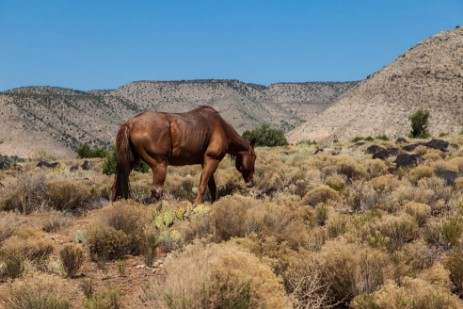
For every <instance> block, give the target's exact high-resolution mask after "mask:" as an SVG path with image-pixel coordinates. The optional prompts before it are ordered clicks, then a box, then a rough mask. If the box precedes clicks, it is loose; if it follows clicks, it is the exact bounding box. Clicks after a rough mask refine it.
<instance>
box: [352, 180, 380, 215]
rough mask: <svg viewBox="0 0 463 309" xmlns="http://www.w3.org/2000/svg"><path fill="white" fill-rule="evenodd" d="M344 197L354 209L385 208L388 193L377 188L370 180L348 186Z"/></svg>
mask: <svg viewBox="0 0 463 309" xmlns="http://www.w3.org/2000/svg"><path fill="white" fill-rule="evenodd" d="M344 198H345V201H346V203H347V205H348V206H349V207H350V208H351V209H352V211H368V210H373V209H376V208H384V207H385V205H387V204H386V202H385V201H386V194H385V193H384V192H382V191H380V190H375V188H374V186H372V185H371V183H370V182H364V181H358V182H355V183H353V184H352V185H351V186H349V187H347V188H346V190H345V191H344Z"/></svg>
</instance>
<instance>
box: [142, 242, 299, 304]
mask: <svg viewBox="0 0 463 309" xmlns="http://www.w3.org/2000/svg"><path fill="white" fill-rule="evenodd" d="M146 295H147V298H148V300H149V302H150V303H151V305H152V307H153V308H192V309H193V308H290V307H291V305H290V302H289V300H288V299H287V297H286V296H285V291H284V288H283V284H282V282H281V280H279V279H278V278H277V277H276V276H275V275H274V274H273V272H272V271H271V269H270V268H269V267H268V266H266V265H265V264H262V263H260V261H259V259H257V257H255V256H254V255H252V254H251V253H249V252H247V251H245V250H243V249H241V248H239V247H238V246H237V245H234V244H230V243H224V244H201V243H196V244H194V245H191V246H188V247H186V248H185V249H184V251H182V252H180V253H179V254H176V255H172V256H171V257H170V258H169V259H167V260H166V261H165V263H164V267H163V275H162V276H161V277H160V278H159V280H156V281H154V282H153V283H152V286H150V287H149V288H148V289H147V290H146Z"/></svg>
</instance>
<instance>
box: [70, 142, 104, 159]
mask: <svg viewBox="0 0 463 309" xmlns="http://www.w3.org/2000/svg"><path fill="white" fill-rule="evenodd" d="M107 154H108V150H107V149H104V148H99V147H96V148H93V149H92V148H90V145H89V144H87V143H85V144H83V145H81V146H80V147H79V148H78V149H77V157H78V158H79V159H86V158H104V157H105V156H106V155H107Z"/></svg>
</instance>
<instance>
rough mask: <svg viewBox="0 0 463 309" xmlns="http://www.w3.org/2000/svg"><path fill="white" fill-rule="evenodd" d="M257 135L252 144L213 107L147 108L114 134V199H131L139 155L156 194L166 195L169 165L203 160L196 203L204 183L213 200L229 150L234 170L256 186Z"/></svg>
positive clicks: (153, 194) (200, 197) (153, 195)
mask: <svg viewBox="0 0 463 309" xmlns="http://www.w3.org/2000/svg"><path fill="white" fill-rule="evenodd" d="M254 144H255V139H253V140H252V141H251V142H248V141H247V140H246V139H244V138H243V137H241V136H240V135H239V134H238V133H237V132H236V131H235V129H233V127H232V126H231V125H230V124H228V123H227V122H226V121H225V120H224V119H223V118H222V117H221V116H220V114H219V113H218V112H217V111H216V110H215V109H213V108H212V107H210V106H199V107H196V108H195V109H193V110H191V111H189V112H186V113H163V112H143V113H141V114H138V115H136V116H135V117H133V118H132V119H129V120H128V121H126V122H124V123H123V124H121V126H120V128H119V131H118V133H117V138H116V176H115V180H114V184H113V186H112V193H113V196H112V200H113V201H114V200H117V199H119V198H124V199H127V198H129V197H130V187H129V175H130V172H131V171H132V169H133V167H134V166H135V163H136V162H137V160H138V159H141V160H143V161H145V162H146V163H147V164H148V165H149V166H150V168H151V170H152V172H153V184H152V188H151V192H152V197H153V198H155V199H157V200H159V199H161V197H162V192H163V186H164V182H165V180H166V174H167V166H169V165H173V166H183V165H193V164H201V166H202V172H201V179H200V183H199V187H198V195H197V197H196V201H195V202H196V204H199V203H202V200H203V196H204V193H205V192H206V186H207V187H208V188H209V192H210V194H211V198H212V202H214V201H215V200H216V199H217V187H216V184H215V180H214V172H215V171H216V169H217V167H218V165H219V163H220V161H221V160H222V159H223V158H224V157H225V155H226V154H230V155H232V156H233V157H235V159H236V160H235V166H236V169H237V170H238V171H239V172H240V173H241V174H242V176H243V178H244V181H245V182H246V186H248V187H251V186H252V185H253V184H254V181H253V176H254V164H255V161H256V154H255V152H254Z"/></svg>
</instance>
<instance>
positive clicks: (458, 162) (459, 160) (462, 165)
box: [448, 156, 463, 173]
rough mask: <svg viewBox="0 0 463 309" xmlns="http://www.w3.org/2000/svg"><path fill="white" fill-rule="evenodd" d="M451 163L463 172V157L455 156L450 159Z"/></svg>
mask: <svg viewBox="0 0 463 309" xmlns="http://www.w3.org/2000/svg"><path fill="white" fill-rule="evenodd" d="M448 163H449V164H450V165H452V166H453V167H454V168H456V169H457V171H458V172H459V173H461V172H463V157H460V156H459V157H455V158H452V159H450V160H449V161H448Z"/></svg>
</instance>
